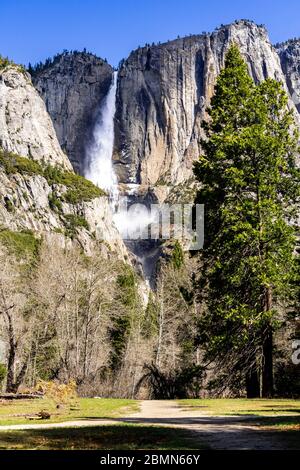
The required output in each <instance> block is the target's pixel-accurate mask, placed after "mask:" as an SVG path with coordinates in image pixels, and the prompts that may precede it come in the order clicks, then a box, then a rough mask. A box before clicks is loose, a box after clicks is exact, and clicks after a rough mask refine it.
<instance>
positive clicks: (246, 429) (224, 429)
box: [0, 400, 300, 450]
mask: <svg viewBox="0 0 300 470" xmlns="http://www.w3.org/2000/svg"><path fill="white" fill-rule="evenodd" d="M117 423H132V424H145V425H158V426H166V427H178V428H182V429H186V430H189V431H190V432H191V433H192V434H193V437H194V438H196V441H197V440H198V439H199V444H204V445H205V446H208V447H209V448H211V449H228V450H233V449H239V450H281V449H287V448H288V445H287V444H286V443H284V442H282V433H279V432H276V431H274V432H271V431H265V430H263V429H258V428H257V427H256V426H254V425H253V418H251V417H249V416H248V417H241V416H211V415H207V414H205V413H204V412H202V411H201V410H190V409H188V408H182V407H180V405H178V403H176V401H171V400H170V401H169V400H151V401H148V400H147V401H142V402H141V403H140V411H139V412H137V413H134V414H130V415H126V416H124V417H121V418H114V419H110V420H107V419H99V418H95V419H89V420H84V419H83V420H78V421H67V422H63V423H49V424H20V425H18V424H16V425H9V426H0V431H5V430H24V429H53V428H66V427H84V426H102V425H105V424H117ZM299 440H300V439H299ZM299 449H300V444H299Z"/></svg>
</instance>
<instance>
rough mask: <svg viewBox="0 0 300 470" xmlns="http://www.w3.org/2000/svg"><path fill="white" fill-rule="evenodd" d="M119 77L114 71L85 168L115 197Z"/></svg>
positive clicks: (95, 180) (90, 175) (93, 179)
mask: <svg viewBox="0 0 300 470" xmlns="http://www.w3.org/2000/svg"><path fill="white" fill-rule="evenodd" d="M117 79H118V72H114V74H113V80H112V84H111V86H110V89H109V91H108V94H107V96H106V98H105V100H104V102H103V105H102V106H101V109H100V111H99V114H98V117H97V119H96V122H95V126H94V130H93V141H92V142H91V144H90V145H89V146H88V148H87V152H86V161H87V165H86V169H85V177H86V178H87V179H89V180H90V181H92V182H93V183H94V184H95V185H97V186H99V187H100V188H102V189H104V190H105V191H107V192H108V193H109V194H110V196H111V197H112V198H113V199H115V198H116V196H117V194H118V179H117V176H116V174H115V172H114V168H113V162H112V154H113V145H114V117H115V112H116V92H117V81H118V80H117Z"/></svg>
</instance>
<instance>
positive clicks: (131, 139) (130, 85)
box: [115, 21, 285, 185]
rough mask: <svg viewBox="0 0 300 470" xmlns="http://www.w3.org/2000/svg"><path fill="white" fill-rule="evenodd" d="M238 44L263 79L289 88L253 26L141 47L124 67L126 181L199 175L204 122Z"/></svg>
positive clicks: (120, 155) (263, 35) (121, 112)
mask: <svg viewBox="0 0 300 470" xmlns="http://www.w3.org/2000/svg"><path fill="white" fill-rule="evenodd" d="M232 42H235V43H237V44H238V45H239V47H240V49H241V52H242V54H243V56H244V58H245V60H246V61H247V64H248V66H249V72H250V74H251V75H252V77H253V78H254V79H255V80H256V81H260V80H263V79H264V78H266V77H272V78H276V79H277V80H280V81H283V82H284V80H285V79H284V75H283V72H282V69H281V64H280V60H279V58H278V55H277V53H276V51H275V49H274V48H273V47H272V45H271V44H270V41H269V38H268V34H267V31H266V30H265V28H264V27H260V26H257V25H255V24H254V23H251V22H248V21H239V22H236V23H234V24H231V25H228V26H223V27H221V28H219V29H217V30H216V31H215V32H213V33H212V34H203V35H199V36H191V37H186V38H183V39H177V40H175V41H170V42H168V43H166V44H162V45H156V46H151V47H150V46H149V47H143V48H139V49H137V50H136V51H134V52H133V53H132V54H131V55H130V56H129V58H128V59H127V60H126V61H125V62H124V63H123V65H122V66H121V69H120V72H119V88H118V99H117V113H116V126H115V127H116V140H115V161H116V166H117V168H118V173H119V177H120V179H121V180H125V181H130V182H135V183H144V184H150V185H155V184H164V183H165V184H167V185H168V184H178V183H180V182H182V181H184V180H186V179H188V178H189V177H190V176H191V173H192V163H193V160H195V158H197V157H198V155H199V152H200V146H199V139H200V137H201V135H202V130H201V122H202V120H203V118H204V117H205V109H206V107H207V105H208V104H209V100H210V98H211V96H212V93H213V89H214V83H215V80H216V77H217V75H218V73H219V72H220V68H221V67H222V65H223V63H224V57H225V53H226V51H227V49H228V47H229V45H230V43H232Z"/></svg>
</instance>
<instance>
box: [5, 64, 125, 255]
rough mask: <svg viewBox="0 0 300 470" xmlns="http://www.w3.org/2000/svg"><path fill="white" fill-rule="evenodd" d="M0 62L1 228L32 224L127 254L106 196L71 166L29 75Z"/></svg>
mask: <svg viewBox="0 0 300 470" xmlns="http://www.w3.org/2000/svg"><path fill="white" fill-rule="evenodd" d="M0 65H1V68H0V227H1V230H3V229H5V230H7V229H8V230H12V231H22V230H32V231H33V232H34V233H35V234H37V235H38V236H42V237H43V238H45V239H52V238H57V239H59V240H60V243H61V244H62V245H64V246H67V245H68V244H71V243H76V244H79V245H80V246H81V247H82V249H83V250H84V251H85V252H86V253H88V254H92V252H93V249H94V246H95V244H100V245H101V246H102V248H103V252H105V253H110V252H111V253H115V254H117V256H119V257H120V258H121V259H123V260H124V259H125V258H126V257H127V250H126V248H125V245H124V244H123V241H122V239H121V238H120V236H119V233H118V232H117V230H116V228H115V227H114V224H113V221H112V213H111V209H110V206H109V202H108V198H107V197H106V195H105V194H104V192H103V191H101V189H99V188H96V187H95V186H94V185H93V184H92V183H90V182H88V181H86V180H85V179H84V178H83V177H81V176H79V175H76V174H75V173H74V172H73V170H72V166H71V164H70V162H69V160H68V158H67V156H66V155H65V154H64V152H63V151H62V150H61V147H60V145H59V143H58V140H57V137H56V134H55V131H54V128H53V125H52V121H51V119H50V117H49V115H48V113H47V111H46V107H45V104H44V102H43V100H42V99H41V97H40V96H39V94H38V93H37V91H36V90H35V88H34V87H33V85H32V83H31V79H30V76H29V75H28V74H27V73H26V72H25V71H24V70H23V69H22V68H20V67H19V66H16V65H13V64H5V63H4V65H3V64H0ZM104 238H106V240H105V239H104Z"/></svg>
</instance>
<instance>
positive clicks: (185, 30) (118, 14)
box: [0, 0, 300, 65]
mask: <svg viewBox="0 0 300 470" xmlns="http://www.w3.org/2000/svg"><path fill="white" fill-rule="evenodd" d="M241 18H246V19H251V20H254V21H255V22H257V23H263V24H265V25H266V26H267V28H268V30H269V34H270V37H271V40H272V41H273V42H278V41H283V40H285V39H289V38H291V37H295V36H297V37H298V36H300V2H299V0H286V1H283V0H278V1H277V0H252V1H251V0H246V1H243V0H232V1H230V0H0V54H2V55H3V56H9V57H10V58H11V59H13V60H14V61H16V62H18V63H23V64H28V62H31V63H35V62H37V61H40V60H45V59H46V58H47V57H49V56H52V55H54V54H55V53H57V52H61V51H62V50H63V49H78V50H82V49H83V48H84V47H86V48H87V49H88V50H89V51H91V52H94V53H95V54H97V55H99V56H101V57H102V58H105V57H106V58H107V59H108V61H109V62H110V63H111V64H112V65H117V64H118V62H119V60H120V59H122V58H123V57H126V56H127V55H128V53H129V52H130V51H131V50H132V49H135V48H136V47H137V46H139V45H143V44H145V43H146V42H149V43H152V42H153V41H154V42H158V41H161V42H163V41H166V40H168V39H173V38H176V37H177V35H180V36H184V35H188V34H190V33H193V34H194V33H195V34H197V33H201V32H202V31H212V30H213V29H214V28H215V27H216V26H219V25H220V24H221V23H229V22H231V21H234V20H235V19H241Z"/></svg>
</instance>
